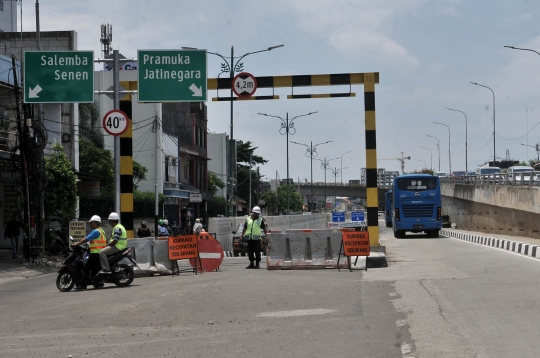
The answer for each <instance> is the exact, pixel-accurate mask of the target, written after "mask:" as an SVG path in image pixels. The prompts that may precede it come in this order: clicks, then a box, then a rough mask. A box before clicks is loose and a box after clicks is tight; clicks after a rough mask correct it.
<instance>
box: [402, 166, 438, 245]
mask: <svg viewBox="0 0 540 358" xmlns="http://www.w3.org/2000/svg"><path fill="white" fill-rule="evenodd" d="M393 193H394V202H393V205H394V213H393V214H394V215H393V217H392V224H393V226H394V237H395V238H403V237H405V232H406V231H409V232H425V233H426V234H428V236H429V237H439V230H441V227H442V226H441V182H440V178H439V177H437V176H433V175H430V174H406V175H400V176H398V177H395V178H394V188H393Z"/></svg>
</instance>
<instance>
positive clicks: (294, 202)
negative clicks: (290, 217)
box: [277, 185, 304, 212]
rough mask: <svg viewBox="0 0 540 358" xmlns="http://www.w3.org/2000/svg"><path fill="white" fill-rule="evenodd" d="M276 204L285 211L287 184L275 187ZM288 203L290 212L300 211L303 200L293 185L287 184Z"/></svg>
mask: <svg viewBox="0 0 540 358" xmlns="http://www.w3.org/2000/svg"><path fill="white" fill-rule="evenodd" d="M277 201H278V206H279V208H280V209H281V210H282V211H287V185H281V186H280V187H279V188H278V189H277ZM289 205H290V208H291V212H295V211H302V208H303V206H304V201H303V200H302V196H301V195H300V193H299V192H298V191H297V190H296V187H295V186H294V185H289Z"/></svg>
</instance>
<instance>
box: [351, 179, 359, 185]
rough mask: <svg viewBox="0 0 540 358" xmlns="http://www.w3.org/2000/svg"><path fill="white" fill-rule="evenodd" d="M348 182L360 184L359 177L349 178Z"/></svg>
mask: <svg viewBox="0 0 540 358" xmlns="http://www.w3.org/2000/svg"><path fill="white" fill-rule="evenodd" d="M349 184H360V180H359V179H354V180H349Z"/></svg>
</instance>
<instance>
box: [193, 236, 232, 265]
mask: <svg viewBox="0 0 540 358" xmlns="http://www.w3.org/2000/svg"><path fill="white" fill-rule="evenodd" d="M197 237H198V247H199V261H200V266H199V267H197V270H198V271H199V272H211V271H215V270H217V269H218V268H219V266H221V263H222V262H223V257H224V256H225V255H224V253H223V247H222V246H221V244H220V243H219V242H218V241H217V240H216V239H214V238H213V237H212V236H210V235H209V234H208V233H206V232H203V233H201V234H199V235H197ZM189 262H190V263H191V266H192V267H193V268H195V265H196V261H195V259H189Z"/></svg>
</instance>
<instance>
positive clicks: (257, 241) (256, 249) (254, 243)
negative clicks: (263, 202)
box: [240, 206, 267, 269]
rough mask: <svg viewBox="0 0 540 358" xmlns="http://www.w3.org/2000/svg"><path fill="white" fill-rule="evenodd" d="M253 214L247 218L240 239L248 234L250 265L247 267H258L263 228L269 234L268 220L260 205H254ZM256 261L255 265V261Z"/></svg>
mask: <svg viewBox="0 0 540 358" xmlns="http://www.w3.org/2000/svg"><path fill="white" fill-rule="evenodd" d="M251 212H252V214H251V215H250V216H248V217H247V218H246V222H245V224H244V230H242V236H241V237H240V239H243V238H244V235H246V236H247V251H248V257H249V266H247V267H246V268H247V269H258V268H260V267H259V262H260V261H261V230H262V231H264V234H265V235H266V234H267V228H266V221H265V220H264V218H263V217H262V216H260V214H261V208H259V207H258V206H255V207H253V210H251ZM254 261H255V265H253V262H254Z"/></svg>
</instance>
